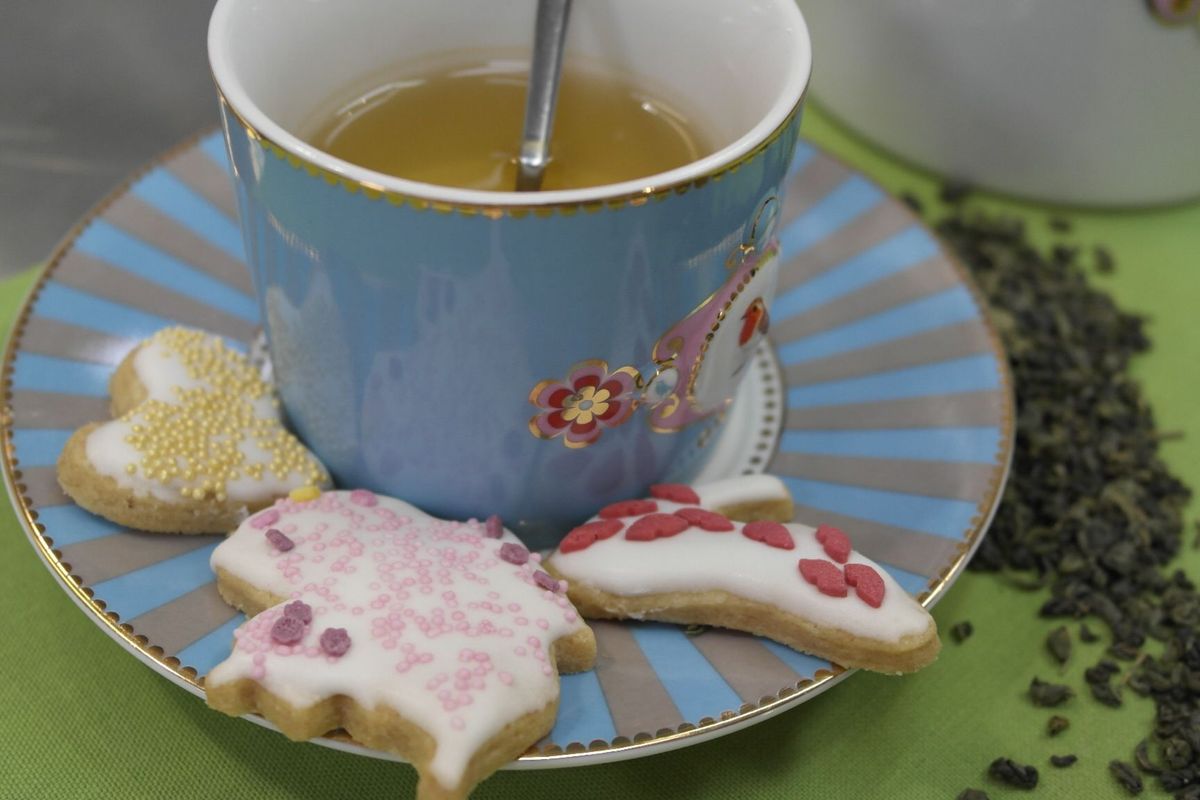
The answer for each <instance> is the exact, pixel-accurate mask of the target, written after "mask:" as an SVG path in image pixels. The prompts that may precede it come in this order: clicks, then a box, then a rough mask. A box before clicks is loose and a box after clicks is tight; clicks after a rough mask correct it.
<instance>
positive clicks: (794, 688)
mask: <svg viewBox="0 0 1200 800" xmlns="http://www.w3.org/2000/svg"><path fill="white" fill-rule="evenodd" d="M227 171H228V164H227V160H226V156H225V150H224V144H223V142H222V140H221V137H220V135H219V134H215V133H206V134H204V135H203V136H201V137H199V138H197V139H195V140H193V141H191V142H188V143H185V144H184V145H182V146H180V147H178V148H176V149H175V150H173V151H172V152H170V153H168V154H166V155H165V156H164V157H163V158H161V159H159V160H158V161H156V162H154V163H153V164H152V165H150V166H149V167H148V168H147V169H146V170H144V171H142V172H140V173H138V174H136V175H134V176H132V177H131V178H130V179H129V181H128V182H127V183H126V185H124V186H122V187H120V188H119V189H118V190H116V191H115V192H114V193H113V194H112V195H110V196H109V197H108V198H107V199H106V200H105V201H103V202H102V203H101V204H100V206H98V207H97V208H96V209H94V210H93V211H92V212H91V213H90V214H89V215H88V216H87V217H85V218H84V219H83V220H82V221H81V222H80V223H79V224H78V225H77V226H76V227H75V229H73V230H72V231H71V232H70V233H69V234H68V236H67V237H66V239H65V240H64V242H63V244H62V245H60V247H59V248H58V250H57V251H56V252H55V254H54V256H53V258H52V259H51V261H50V263H49V265H48V266H47V267H46V269H45V271H44V273H43V274H42V276H41V277H40V279H39V281H38V283H37V285H36V287H35V289H34V291H33V292H32V294H31V296H30V297H29V299H28V300H27V301H26V303H25V306H24V308H23V309H22V311H21V314H20V316H19V318H18V322H17V324H16V326H15V328H14V330H13V334H12V336H11V338H10V340H9V343H8V348H7V352H6V355H5V370H4V395H5V401H6V404H7V406H8V409H9V413H10V418H9V422H10V430H11V437H10V439H9V441H8V447H7V448H6V449H5V452H4V459H3V460H4V473H5V480H6V482H7V486H8V489H9V495H10V497H11V498H12V502H13V505H14V507H15V508H16V511H17V516H18V518H19V519H20V520H21V522H22V525H23V527H24V528H25V531H26V533H27V535H28V536H29V539H30V541H31V542H32V544H33V545H34V548H35V549H36V551H37V552H38V554H39V555H40V556H41V558H42V559H43V560H44V561H45V563H46V565H47V566H48V567H49V569H50V571H51V572H52V573H53V574H54V576H55V577H56V579H57V580H58V582H59V584H60V585H61V586H62V587H63V589H64V590H65V591H66V592H67V593H68V594H69V595H70V596H71V597H72V599H73V600H74V601H75V602H76V604H77V605H78V606H79V608H80V609H81V610H82V611H83V613H84V614H86V615H87V616H88V617H89V618H91V619H92V620H93V621H94V622H96V624H98V625H99V626H100V627H101V628H102V629H103V630H104V631H105V632H106V633H108V634H109V635H110V636H111V637H112V638H114V639H115V640H116V641H117V642H118V643H119V644H121V645H122V646H123V647H124V648H125V649H126V650H127V651H128V652H129V653H131V654H132V655H133V656H135V657H137V658H138V659H140V660H141V661H142V662H143V663H145V664H146V665H148V666H150V667H151V668H152V669H154V670H156V671H157V672H159V673H161V674H163V675H165V676H166V677H167V678H169V679H171V680H172V681H174V682H175V683H177V684H178V685H180V686H182V687H183V688H185V689H187V690H188V691H191V692H192V693H194V694H196V695H200V696H202V695H203V689H202V683H201V679H202V677H203V675H204V674H205V673H206V672H207V671H208V670H209V669H211V668H212V667H213V666H215V665H216V664H217V663H219V662H220V661H222V660H223V659H224V658H225V656H226V655H227V654H228V653H229V650H230V646H231V643H232V640H233V630H234V629H235V628H236V627H237V626H238V625H239V624H240V623H241V621H242V619H243V617H242V615H241V614H240V613H237V612H236V611H234V610H233V609H232V608H230V607H229V606H227V605H226V604H225V603H224V602H222V601H221V599H220V597H219V596H218V594H217V591H216V584H215V583H214V580H213V575H212V572H211V571H210V569H209V565H208V559H209V554H210V553H211V551H212V549H213V548H214V547H215V546H216V545H217V543H218V542H219V541H220V539H221V537H218V536H164V535H161V534H159V535H151V534H145V533H138V532H132V531H127V530H123V529H122V528H120V527H119V526H117V525H114V524H112V523H110V522H107V521H106V520H103V519H101V518H99V517H95V516H93V515H91V514H89V513H87V512H85V511H83V510H82V509H80V508H78V507H77V506H75V505H74V504H73V503H72V502H71V501H70V499H69V498H67V497H66V496H65V495H64V494H63V493H62V491H61V489H60V488H59V486H58V483H57V481H56V479H55V475H54V463H55V461H56V459H57V458H58V455H59V453H60V451H61V449H62V447H63V444H64V443H65V442H66V440H67V438H68V437H69V436H70V434H71V432H72V431H73V430H74V429H75V428H77V427H79V426H80V425H83V424H84V423H86V422H90V421H93V420H98V419H106V418H108V398H107V383H108V378H109V376H110V374H111V373H112V370H113V369H114V368H115V366H116V365H117V363H119V362H120V360H121V359H122V357H123V356H124V355H125V354H126V353H127V352H128V351H129V350H130V349H131V348H132V347H133V346H134V345H135V344H136V342H137V341H138V340H139V339H142V338H145V337H148V336H150V335H151V334H152V333H154V332H155V331H156V330H158V329H160V328H162V327H165V326H168V325H173V324H184V325H189V326H193V327H198V328H204V329H206V330H209V331H212V332H214V333H218V334H220V335H222V336H224V337H226V338H227V339H228V340H230V341H231V342H233V343H234V344H235V345H237V346H242V347H243V348H244V349H249V347H250V344H251V343H252V342H253V341H254V339H255V337H256V335H257V332H258V328H259V309H258V305H257V303H256V302H255V300H254V297H253V289H252V286H251V283H250V276H249V274H248V272H247V270H246V267H245V264H244V262H243V248H242V238H241V233H240V230H239V228H238V223H237V208H236V203H235V200H234V195H233V191H232V186H231V183H230V180H229V175H228V174H227ZM778 230H779V240H780V247H781V256H780V264H781V266H780V277H779V292H778V297H777V299H776V301H775V304H774V306H773V307H772V308H771V310H770V314H771V320H772V325H771V331H770V343H769V345H767V344H764V346H762V347H760V349H759V351H758V352H757V353H756V354H755V357H754V360H753V362H752V368H751V370H750V371H749V373H748V376H747V379H746V380H745V381H744V383H743V385H742V387H741V389H740V390H739V394H738V397H737V399H736V401H735V403H734V405H733V406H732V407H731V409H730V411H729V412H728V414H729V418H728V420H727V424H726V425H725V426H724V430H723V432H722V434H721V438H720V440H719V441H717V442H716V443H714V449H713V456H712V458H711V460H710V461H709V463H708V464H707V465H706V467H705V469H704V474H703V475H702V476H701V480H707V479H713V478H719V477H725V476H730V475H736V474H743V473H754V472H762V471H766V472H770V473H772V474H775V475H777V476H779V477H780V478H781V479H782V480H783V481H784V483H786V484H787V486H788V488H789V489H790V490H791V492H792V494H793V496H794V498H795V501H796V508H797V519H798V520H800V521H803V522H805V523H808V524H813V525H815V524H818V523H827V524H832V525H836V526H838V527H840V528H842V529H843V530H845V531H847V532H849V533H850V534H851V536H852V537H853V539H854V543H855V547H856V549H858V550H859V551H861V552H862V553H863V554H864V555H866V556H868V557H869V558H871V559H873V560H875V561H877V562H879V563H880V564H882V565H883V566H884V567H885V568H886V569H887V570H888V571H889V572H890V573H891V574H892V576H893V577H894V578H895V579H896V580H897V581H898V582H899V583H900V585H901V586H903V587H904V588H905V589H906V590H907V591H909V592H911V593H912V594H913V595H915V596H916V597H917V598H918V599H919V600H920V602H921V603H923V604H924V605H925V606H931V605H932V604H933V603H935V602H936V601H937V600H938V599H939V598H940V597H941V596H942V594H943V593H944V592H945V591H946V590H947V589H948V588H949V587H950V585H951V584H952V583H953V582H954V580H955V579H956V578H957V576H958V575H959V574H960V573H961V571H962V570H963V568H964V566H965V564H966V561H967V559H968V558H969V556H970V554H971V553H972V552H973V551H974V549H975V547H976V546H977V545H978V544H979V542H980V540H981V538H982V536H983V533H984V531H985V530H986V528H987V525H988V523H989V522H990V520H991V517H992V515H993V513H994V511H995V508H996V505H997V503H998V502H999V497H1000V492H1001V489H1002V487H1003V484H1004V479H1005V476H1006V474H1007V470H1008V465H1009V458H1010V454H1011V448H1012V437H1013V406H1012V396H1011V386H1010V380H1009V375H1008V370H1007V366H1006V361H1005V357H1004V354H1003V352H1002V350H1001V346H1000V344H999V340H998V338H997V336H996V334H995V331H994V330H993V329H992V328H991V326H990V324H989V323H988V321H987V319H986V316H985V315H984V313H983V311H982V310H981V309H982V301H981V300H980V296H979V294H978V292H977V291H976V289H975V288H974V286H973V285H972V283H971V281H970V279H969V278H968V277H967V274H966V272H965V271H964V270H963V268H962V267H961V266H960V265H959V264H958V263H957V262H956V261H955V260H954V259H953V258H952V257H951V256H949V255H948V254H947V253H946V252H945V250H944V249H943V248H942V246H941V245H940V244H939V242H938V240H937V239H936V238H935V237H934V236H933V235H932V234H931V233H930V232H929V231H928V230H927V229H926V228H925V227H924V226H923V225H922V224H921V223H920V222H919V221H918V220H917V219H916V218H915V217H914V216H913V214H912V213H911V212H910V211H909V209H908V208H907V207H906V206H905V205H904V204H903V203H901V202H899V201H898V200H896V199H895V198H892V197H890V196H888V195H887V194H886V193H885V192H884V191H883V190H882V189H880V188H879V186H877V185H876V184H874V183H872V182H871V181H870V180H869V179H867V178H865V177H864V176H862V175H860V174H858V173H856V172H855V171H854V170H853V169H851V168H850V167H848V166H846V165H845V164H843V163H841V162H839V161H837V160H835V159H833V158H832V157H830V156H828V155H826V154H824V153H822V152H820V151H819V150H818V149H816V148H815V147H814V146H812V145H810V144H807V143H803V142H802V143H801V144H800V146H799V149H798V151H797V154H796V158H795V161H794V163H793V165H792V168H791V172H790V173H789V177H788V188H787V190H786V201H785V203H784V207H783V210H782V212H781V215H780V224H779V229H778ZM46 624H51V625H52V624H53V621H47V622H46ZM593 628H594V630H595V632H596V638H597V642H598V646H599V658H598V660H597V666H596V669H594V670H592V671H590V672H586V673H582V674H578V675H567V676H564V677H563V679H562V697H561V701H560V707H559V713H558V719H557V721H556V724H555V726H554V729H553V730H552V731H551V733H550V734H549V736H547V737H546V739H544V740H543V741H542V742H540V743H538V744H537V745H535V746H534V747H533V748H531V749H530V751H529V752H528V753H527V754H526V755H524V756H523V757H522V758H521V759H520V760H519V761H517V762H515V763H514V764H513V766H514V767H516V768H522V767H526V768H537V767H553V766H568V765H571V766H574V765H584V764H589V763H599V762H603V761H613V760H619V759H623V758H632V757H637V756H641V755H647V754H651V753H655V752H662V751H665V750H670V749H674V748H677V747H683V746H687V745H690V744H693V743H696V742H699V741H702V740H705V739H710V738H713V737H715V736H719V735H722V734H725V733H729V732H732V731H734V730H737V729H739V728H742V727H746V726H748V725H752V724H755V723H757V722H761V721H763V720H765V719H768V718H769V717H771V716H774V715H775V714H778V713H779V712H781V711H784V710H786V709H788V708H791V707H793V706H795V705H797V704H799V703H801V702H804V701H805V700H808V699H810V698H812V697H814V696H816V695H817V694H818V693H820V692H822V691H825V690H826V689H829V688H830V687H832V686H834V685H835V684H836V683H837V682H838V681H840V680H842V679H844V678H845V677H847V676H848V675H849V674H850V672H849V671H847V670H844V669H843V668H841V667H840V666H838V665H836V664H831V663H829V662H828V661H824V660H821V659H818V658H814V657H812V656H808V655H805V654H802V653H798V652H795V651H793V650H790V649H788V648H786V647H783V646H781V645H778V644H775V643H774V642H771V641H768V640H765V639H761V638H757V637H753V636H748V635H744V634H738V633H732V632H727V631H721V630H715V629H706V630H699V629H696V630H684V629H682V628H679V627H677V626H672V625H663V624H655V623H632V622H630V623H620V622H598V623H593ZM252 719H254V720H255V721H257V722H260V723H262V724H266V723H264V722H263V721H262V720H261V719H258V718H252ZM319 741H320V742H321V743H323V744H326V745H328V746H331V747H337V748H341V749H347V750H352V751H354V752H358V753H362V754H366V755H371V756H374V757H379V758H393V759H394V757H393V756H390V755H387V754H384V753H379V752H376V751H370V750H367V749H365V748H363V747H361V746H360V745H357V744H355V743H354V742H352V741H350V740H348V739H346V738H345V737H344V736H338V735H336V734H335V735H333V736H331V737H327V738H325V739H322V740H319Z"/></svg>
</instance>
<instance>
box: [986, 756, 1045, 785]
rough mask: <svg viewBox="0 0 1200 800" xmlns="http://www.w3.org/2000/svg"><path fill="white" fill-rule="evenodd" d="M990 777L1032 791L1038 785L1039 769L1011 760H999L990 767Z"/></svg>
mask: <svg viewBox="0 0 1200 800" xmlns="http://www.w3.org/2000/svg"><path fill="white" fill-rule="evenodd" d="M988 775H990V776H992V778H994V779H995V780H998V781H1000V782H1001V783H1007V784H1008V785H1009V786H1015V787H1016V788H1018V789H1032V788H1034V787H1035V786H1037V784H1038V771H1037V768H1035V767H1032V766H1028V765H1024V764H1018V763H1017V762H1015V761H1013V760H1012V759H1011V758H997V759H996V760H995V761H993V762H992V765H991V766H990V767H988Z"/></svg>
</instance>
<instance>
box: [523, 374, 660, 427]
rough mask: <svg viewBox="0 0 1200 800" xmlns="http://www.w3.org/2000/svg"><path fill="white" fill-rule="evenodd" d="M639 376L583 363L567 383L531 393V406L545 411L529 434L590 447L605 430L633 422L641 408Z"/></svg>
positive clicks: (548, 384) (551, 383)
mask: <svg viewBox="0 0 1200 800" xmlns="http://www.w3.org/2000/svg"><path fill="white" fill-rule="evenodd" d="M637 381H638V372H637V370H636V369H634V368H633V367H621V368H620V369H618V370H616V371H614V372H611V373H610V372H609V371H608V364H607V362H604V361H598V360H595V359H593V360H590V361H582V362H580V363H578V364H576V365H575V366H574V367H572V368H571V373H570V375H568V376H567V379H566V380H565V381H556V380H548V381H542V382H541V383H539V384H538V385H537V386H535V387H533V391H531V392H530V393H529V402H531V403H533V404H534V405H535V406H537V407H538V408H540V409H542V411H541V412H540V413H538V414H535V415H534V416H533V418H532V419H530V420H529V430H530V432H531V433H533V435H534V436H537V437H538V438H541V439H558V438H561V439H562V443H563V444H565V445H566V446H567V447H571V448H579V447H587V446H588V445H590V444H591V443H592V442H594V441H596V440H597V439H599V438H600V434H601V433H603V432H604V429H605V428H615V427H617V426H618V425H620V424H621V423H623V422H625V421H626V420H628V419H629V416H630V414H632V413H633V409H634V408H635V407H636V406H637V397H636V393H637Z"/></svg>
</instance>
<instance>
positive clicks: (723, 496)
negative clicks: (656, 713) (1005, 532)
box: [547, 475, 941, 673]
mask: <svg viewBox="0 0 1200 800" xmlns="http://www.w3.org/2000/svg"><path fill="white" fill-rule="evenodd" d="M731 517H740V518H742V519H750V520H752V521H749V522H735V521H734V519H731ZM764 517H765V518H764ZM772 517H773V518H774V519H772ZM790 518H791V497H790V495H789V494H788V491H787V488H786V487H785V486H784V485H783V483H782V482H780V481H779V480H778V479H776V478H772V477H770V476H765V475H760V476H751V477H744V478H734V479H731V480H727V481H721V482H718V483H712V484H708V485H705V486H698V487H690V486H684V485H679V484H665V485H660V486H655V487H652V490H651V497H649V498H645V499H640V500H627V501H624V502H620V503H614V504H612V505H610V506H607V507H605V508H603V509H601V510H600V512H599V513H598V514H597V515H596V516H595V517H593V518H592V519H591V520H589V521H588V522H586V523H584V524H583V525H581V526H579V527H578V528H576V529H574V530H572V531H571V532H570V533H568V534H567V536H566V538H564V539H563V541H562V543H561V544H560V545H559V548H558V550H557V551H556V552H555V553H554V554H553V555H552V556H551V557H550V558H549V559H548V561H547V566H548V569H549V570H550V571H551V572H553V573H554V574H555V575H557V576H561V577H564V578H566V579H567V580H568V581H570V592H569V593H570V598H571V600H572V601H573V602H574V603H575V605H576V607H578V608H579V610H580V612H581V613H583V615H584V616H586V617H588V618H589V619H603V618H627V619H647V620H660V621H664V622H677V623H700V624H706V625H716V626H720V627H725V628H733V629H736V630H743V631H748V632H750V633H755V634H758V635H761V636H766V637H768V638H770V639H774V640H775V641H778V642H781V643H783V644H786V645H788V646H790V647H793V648H795V649H797V650H802V651H804V652H807V653H812V654H814V655H817V656H821V657H823V658H827V659H830V660H831V661H835V662H837V663H839V664H842V665H844V666H848V667H864V668H867V669H873V670H877V671H880V672H892V673H897V672H911V671H913V670H916V669H919V668H921V667H923V666H925V665H926V664H929V663H930V662H931V661H933V659H934V658H935V657H936V656H937V653H938V650H939V649H940V647H941V645H940V642H939V641H938V638H937V626H936V624H935V623H934V621H933V618H932V617H930V616H929V614H928V612H926V611H925V609H924V608H922V607H921V606H920V605H919V604H918V603H917V602H916V601H915V600H913V598H912V597H910V596H909V595H908V594H907V593H906V592H905V591H904V590H903V589H902V588H901V587H900V586H899V585H898V584H897V583H896V582H895V581H894V580H893V579H892V577H891V576H890V575H888V573H887V571H886V570H884V569H883V568H882V567H880V566H879V565H878V564H875V563H874V562H872V561H871V560H870V559H868V558H866V557H864V556H862V555H861V554H859V553H857V552H855V551H854V550H852V549H851V546H850V539H849V537H847V536H846V534H845V533H843V532H842V531H840V530H838V529H836V528H833V527H830V526H825V525H823V526H820V527H818V528H815V529H814V528H810V527H808V526H806V525H799V524H796V523H786V524H785V523H784V522H781V521H778V520H786V519H790Z"/></svg>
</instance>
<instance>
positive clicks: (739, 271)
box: [529, 194, 779, 448]
mask: <svg viewBox="0 0 1200 800" xmlns="http://www.w3.org/2000/svg"><path fill="white" fill-rule="evenodd" d="M778 215H779V200H778V198H777V197H776V196H775V195H773V194H772V195H768V196H767V197H766V198H765V199H764V200H763V201H762V203H761V204H760V205H759V207H758V212H757V213H756V214H755V215H754V218H753V220H752V221H751V222H750V223H749V224H747V226H746V230H745V234H744V236H743V237H742V241H741V242H740V243H739V244H738V245H737V246H736V247H734V248H733V250H732V251H731V252H730V253H729V255H728V258H726V260H725V267H726V269H727V270H728V275H727V277H726V279H725V282H724V284H722V285H721V287H720V288H718V289H717V290H716V291H715V292H713V294H712V295H711V296H709V297H708V299H707V300H705V301H704V302H703V303H701V304H700V305H699V306H698V307H697V308H695V309H693V310H692V312H691V313H689V314H688V315H687V316H686V317H684V318H683V319H681V320H679V321H678V322H676V323H675V324H674V325H672V326H671V327H670V328H669V329H668V330H667V331H666V333H664V334H663V335H662V336H661V337H660V338H659V340H658V342H657V343H655V345H654V347H653V349H652V351H651V353H650V354H649V356H650V365H649V368H648V371H647V372H646V373H645V374H643V373H642V372H641V371H639V370H638V369H637V368H635V367H621V368H619V369H617V370H615V371H614V372H611V373H610V372H609V371H608V362H606V361H600V360H595V359H593V360H590V361H582V362H580V363H578V364H576V365H575V366H574V367H572V368H571V370H570V374H569V375H568V377H567V378H566V380H562V381H559V380H546V381H542V382H541V383H539V384H538V385H537V386H535V387H533V391H532V392H530V393H529V402H531V403H533V405H535V406H537V407H538V408H539V409H540V410H541V411H540V413H538V414H536V415H534V417H533V418H532V419H530V420H529V430H530V431H531V432H532V433H533V435H534V436H537V437H540V438H542V439H561V440H562V443H563V444H564V445H566V446H567V447H570V448H580V447H587V446H588V445H590V444H592V443H593V442H595V441H597V440H598V439H599V438H600V434H601V433H603V432H604V429H605V428H615V427H616V426H618V425H620V424H622V423H623V422H625V421H626V420H628V419H629V417H630V416H631V415H632V414H633V411H634V409H635V408H637V407H638V406H644V407H645V408H646V409H647V414H646V418H647V422H648V423H649V425H650V429H651V430H653V431H654V432H656V433H668V434H669V433H674V432H676V431H680V430H683V429H684V428H686V427H688V426H689V425H691V424H693V423H695V422H697V421H699V420H702V419H706V418H709V417H713V416H714V415H716V414H718V413H719V412H721V411H722V410H723V409H725V408H726V407H727V406H728V405H729V403H731V402H732V396H733V392H734V390H735V389H736V388H737V385H738V381H739V380H740V378H741V373H742V371H743V370H744V368H745V366H746V364H747V363H748V362H749V359H750V356H751V354H752V353H753V352H754V350H755V348H756V347H757V346H758V344H759V342H761V341H762V339H763V337H764V336H766V334H767V330H768V328H769V327H770V316H769V312H768V306H769V304H770V302H771V299H772V298H773V297H774V296H775V285H776V282H777V278H778V272H779V265H778V261H779V258H778V257H779V242H778V240H777V239H776V237H775V235H774V233H775V226H776V223H777V218H778Z"/></svg>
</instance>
